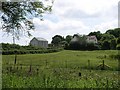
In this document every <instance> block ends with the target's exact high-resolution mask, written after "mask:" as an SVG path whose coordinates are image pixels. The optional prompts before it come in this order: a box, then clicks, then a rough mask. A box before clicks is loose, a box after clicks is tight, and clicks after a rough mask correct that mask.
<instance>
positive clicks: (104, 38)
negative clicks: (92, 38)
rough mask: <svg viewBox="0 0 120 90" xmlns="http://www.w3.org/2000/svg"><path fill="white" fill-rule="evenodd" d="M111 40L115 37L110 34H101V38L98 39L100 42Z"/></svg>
mask: <svg viewBox="0 0 120 90" xmlns="http://www.w3.org/2000/svg"><path fill="white" fill-rule="evenodd" d="M111 39H115V36H113V35H111V34H103V35H102V38H101V39H100V41H104V40H108V41H110V40H111Z"/></svg>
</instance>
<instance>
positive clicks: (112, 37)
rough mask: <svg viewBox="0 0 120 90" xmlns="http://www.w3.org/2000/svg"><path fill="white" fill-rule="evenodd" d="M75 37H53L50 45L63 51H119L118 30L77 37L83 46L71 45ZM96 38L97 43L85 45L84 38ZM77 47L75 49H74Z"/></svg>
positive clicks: (119, 35)
mask: <svg viewBox="0 0 120 90" xmlns="http://www.w3.org/2000/svg"><path fill="white" fill-rule="evenodd" d="M75 35H77V34H74V35H67V36H66V37H63V36H61V35H55V36H54V37H52V42H51V45H52V46H54V47H63V48H64V49H78V50H79V49H80V50H82V49H83V50H88V49H91V50H94V49H97V50H98V49H99V50H116V49H117V50H120V28H115V29H109V30H107V31H106V32H105V33H101V32H100V31H94V32H90V33H89V34H88V35H79V38H80V39H81V40H82V42H83V44H75V45H72V44H71V40H72V39H73V37H74V36H75ZM93 35H94V36H96V38H97V40H98V43H97V44H94V43H85V42H84V40H85V39H84V38H85V36H93ZM85 46H86V47H85ZM76 47H77V48H76Z"/></svg>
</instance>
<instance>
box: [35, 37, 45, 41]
mask: <svg viewBox="0 0 120 90" xmlns="http://www.w3.org/2000/svg"><path fill="white" fill-rule="evenodd" d="M34 38H36V39H37V40H38V41H47V40H46V39H44V38H41V37H34Z"/></svg>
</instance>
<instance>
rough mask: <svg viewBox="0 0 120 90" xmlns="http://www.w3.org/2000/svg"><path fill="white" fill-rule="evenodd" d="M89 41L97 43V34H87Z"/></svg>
mask: <svg viewBox="0 0 120 90" xmlns="http://www.w3.org/2000/svg"><path fill="white" fill-rule="evenodd" d="M87 42H88V43H97V38H96V36H87Z"/></svg>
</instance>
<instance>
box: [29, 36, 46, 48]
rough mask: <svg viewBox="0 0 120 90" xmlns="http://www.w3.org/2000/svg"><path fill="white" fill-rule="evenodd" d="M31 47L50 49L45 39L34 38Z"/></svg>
mask: <svg viewBox="0 0 120 90" xmlns="http://www.w3.org/2000/svg"><path fill="white" fill-rule="evenodd" d="M30 45H32V46H37V47H43V48H47V47H48V41H47V40H46V39H44V38H41V37H34V38H33V39H32V40H31V41H30Z"/></svg>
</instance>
